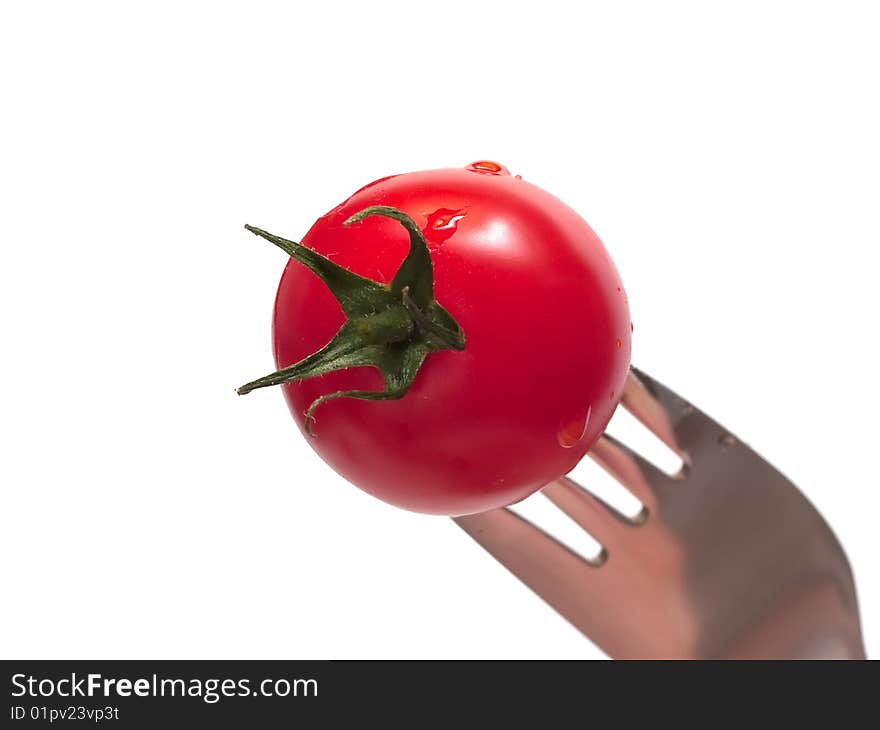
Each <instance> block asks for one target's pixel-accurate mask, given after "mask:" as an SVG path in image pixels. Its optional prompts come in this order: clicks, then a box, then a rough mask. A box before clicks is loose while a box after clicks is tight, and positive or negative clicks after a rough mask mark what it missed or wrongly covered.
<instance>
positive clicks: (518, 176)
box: [514, 175, 522, 180]
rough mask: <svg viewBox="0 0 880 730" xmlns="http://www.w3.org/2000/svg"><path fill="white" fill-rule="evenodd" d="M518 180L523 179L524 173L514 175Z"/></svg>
mask: <svg viewBox="0 0 880 730" xmlns="http://www.w3.org/2000/svg"><path fill="white" fill-rule="evenodd" d="M514 177H515V178H516V179H517V180H522V175H514Z"/></svg>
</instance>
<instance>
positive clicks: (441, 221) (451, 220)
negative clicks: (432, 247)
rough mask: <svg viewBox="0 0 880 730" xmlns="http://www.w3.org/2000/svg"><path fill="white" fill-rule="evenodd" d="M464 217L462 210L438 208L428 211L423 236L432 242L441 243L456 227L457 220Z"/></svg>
mask: <svg viewBox="0 0 880 730" xmlns="http://www.w3.org/2000/svg"><path fill="white" fill-rule="evenodd" d="M464 217H465V212H464V211H463V210H455V209H453V208H438V209H437V210H435V211H434V212H433V213H428V214H427V218H428V225H427V226H425V238H427V239H428V240H429V241H432V242H434V243H443V241H445V240H446V239H447V238H449V237H450V236H451V235H452V234H453V233H455V231H456V230H457V229H458V222H459V221H460V220H461V219H462V218H464Z"/></svg>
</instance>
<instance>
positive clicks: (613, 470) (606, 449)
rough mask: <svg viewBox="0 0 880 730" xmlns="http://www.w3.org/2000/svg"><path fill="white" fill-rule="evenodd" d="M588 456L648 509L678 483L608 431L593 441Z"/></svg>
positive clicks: (662, 498) (664, 497) (663, 499)
mask: <svg viewBox="0 0 880 730" xmlns="http://www.w3.org/2000/svg"><path fill="white" fill-rule="evenodd" d="M589 456H590V457H591V458H592V459H593V460H594V461H595V462H596V463H598V464H599V466H601V467H602V468H603V469H604V470H605V471H607V472H608V473H609V474H611V476H613V477H614V478H615V479H616V480H617V481H618V482H620V483H621V484H622V485H623V486H624V487H626V488H627V489H629V491H630V492H632V493H633V494H634V495H635V496H636V498H637V499H638V500H639V501H640V502H641V503H642V504H644V505H645V506H646V507H647V508H648V509H649V510H652V509H654V508H655V507H656V506H657V505H658V504H659V503H660V502H663V501H665V499H666V498H667V497H669V496H670V494H671V491H672V489H673V488H674V487H675V484H676V480H675V479H674V478H673V477H671V476H669V475H668V474H667V473H666V472H664V471H661V470H660V469H658V468H657V467H656V466H654V465H653V464H652V463H651V462H650V461H648V460H647V459H646V458H645V457H644V456H642V455H641V454H639V453H637V452H636V451H633V450H632V449H631V448H630V447H629V446H627V445H626V444H624V443H621V442H620V441H618V440H617V439H616V438H614V437H613V436H611V435H609V434H607V433H605V434H603V435H602V436H600V437H599V440H598V441H596V443H595V444H593V448H592V449H590V451H589Z"/></svg>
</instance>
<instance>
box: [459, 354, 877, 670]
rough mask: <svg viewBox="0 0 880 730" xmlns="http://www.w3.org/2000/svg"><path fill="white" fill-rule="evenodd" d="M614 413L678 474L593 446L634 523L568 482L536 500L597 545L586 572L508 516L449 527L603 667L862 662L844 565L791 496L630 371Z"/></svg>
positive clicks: (814, 519) (780, 482)
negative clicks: (647, 661)
mask: <svg viewBox="0 0 880 730" xmlns="http://www.w3.org/2000/svg"><path fill="white" fill-rule="evenodd" d="M621 403H622V405H623V406H624V407H625V408H626V409H627V410H629V411H630V412H631V413H632V414H633V415H634V416H635V417H636V418H637V419H638V420H639V421H641V422H642V423H643V424H644V425H645V426H646V427H647V428H648V429H650V430H651V431H652V432H653V433H654V434H655V435H656V436H657V437H659V438H660V439H661V440H662V441H663V442H664V443H665V444H666V445H667V446H669V447H670V448H671V449H672V450H673V451H675V452H676V453H677V454H678V455H679V456H680V457H681V459H682V462H683V467H682V469H681V471H680V472H679V473H678V474H675V475H669V474H667V473H665V472H663V471H661V470H660V469H658V468H657V467H656V466H654V465H653V464H652V463H651V462H649V461H647V460H646V459H645V458H643V457H642V456H640V455H639V454H638V453H636V452H635V451H634V450H632V449H631V448H629V447H627V446H626V445H625V444H623V443H621V442H619V441H617V440H615V439H614V438H613V437H611V436H609V435H608V434H605V435H603V436H602V437H601V438H600V440H599V441H598V442H597V443H596V445H595V446H594V447H593V449H592V451H591V452H590V454H591V456H592V457H593V458H594V459H595V460H596V461H597V462H598V463H599V464H600V465H601V466H602V467H603V468H604V469H605V470H607V471H608V472H609V473H610V474H611V475H612V476H614V477H615V478H616V479H617V481H619V482H620V483H621V484H622V485H623V486H624V487H626V488H627V489H629V490H630V491H631V492H632V493H633V494H634V495H635V496H636V497H637V498H638V499H639V500H640V501H641V502H642V504H643V505H644V508H643V510H642V512H641V513H640V514H639V516H638V517H636V518H635V519H630V518H628V517H625V516H624V515H622V514H620V513H619V512H617V511H616V510H615V509H614V508H612V507H611V506H609V505H608V504H606V503H605V502H603V501H602V500H600V499H599V498H598V497H596V496H594V495H592V494H591V493H590V492H589V491H587V490H586V489H584V488H583V487H581V486H580V485H578V484H576V483H575V482H574V481H572V480H571V479H569V478H567V477H564V478H562V479H558V480H556V481H554V482H551V483H550V484H548V485H547V486H546V487H544V489H543V490H542V492H543V494H544V495H545V496H546V497H548V498H549V499H550V500H551V501H552V502H553V503H554V504H555V505H556V506H557V507H558V508H559V509H561V510H562V511H563V512H564V513H565V514H567V515H568V516H569V517H571V518H572V519H574V521H575V522H577V523H578V524H579V525H580V526H581V527H582V528H583V529H584V530H586V531H587V532H588V533H589V534H590V535H591V536H593V537H594V538H595V539H596V540H597V541H598V542H599V543H601V544H602V546H603V548H604V549H603V551H602V553H601V554H600V556H599V557H598V558H597V559H595V560H592V561H591V560H587V559H584V558H582V557H581V556H579V555H577V554H576V553H574V552H572V551H571V550H569V549H568V548H567V547H565V546H564V545H563V544H561V543H560V542H558V541H557V540H556V539H554V538H553V537H551V536H550V535H549V534H547V533H546V532H544V531H542V530H540V529H538V528H537V527H535V526H533V525H532V524H531V523H529V522H528V521H527V520H525V519H523V518H522V517H520V516H518V515H517V514H515V513H514V512H513V511H511V510H510V509H506V508H505V509H498V510H493V511H491V512H484V513H482V514H476V515H468V516H465V517H458V518H456V519H455V521H456V522H457V523H458V525H459V526H460V527H461V528H463V529H464V530H465V531H466V532H467V533H468V534H469V535H470V536H471V537H473V538H474V539H475V540H476V541H477V542H478V543H480V545H482V546H483V547H484V548H485V549H486V550H488V551H489V552H490V553H491V554H492V555H493V556H494V557H495V558H496V559H498V560H499V561H500V562H501V563H502V564H503V565H504V566H505V567H506V568H508V570H510V571H511V572H513V573H514V574H515V575H516V576H517V577H518V578H519V579H520V580H522V581H523V582H524V583H525V584H526V585H528V586H529V587H530V588H531V589H532V590H533V591H535V592H536V593H537V594H538V595H539V596H541V597H542V598H543V599H544V600H545V601H547V603H549V604H550V605H551V606H552V607H553V608H554V609H556V611H558V612H559V613H560V614H561V615H562V616H564V617H565V618H566V619H568V620H569V621H570V622H571V623H572V624H574V626H575V627H576V628H577V629H579V630H580V631H581V632H582V633H584V634H585V635H586V636H588V637H589V638H590V639H592V641H593V642H594V643H595V644H596V645H597V646H599V648H601V649H602V650H603V651H605V652H606V653H607V654H608V655H609V656H611V657H613V658H618V659H635V658H680V659H688V658H689V659H718V658H730V659H735V658H739V659H746V658H766V659H769V658H779V659H784V658H789V659H807V658H840V659H862V658H864V656H865V653H864V648H863V644H862V636H861V630H860V627H859V615H858V607H857V604H856V595H855V585H854V583H853V577H852V572H851V570H850V567H849V563H848V562H847V560H846V556H845V555H844V552H843V549H842V548H841V546H840V543H838V541H837V539H836V538H835V537H834V534H833V533H832V532H831V529H830V528H829V527H828V525H827V524H826V523H825V521H824V520H823V519H822V517H821V516H820V515H819V513H818V512H817V511H816V510H815V509H814V508H813V506H812V505H811V504H810V503H809V502H808V501H807V499H806V498H805V497H804V496H803V495H802V494H801V493H800V492H799V491H798V490H797V488H796V487H795V486H794V485H793V484H792V483H791V482H790V481H789V480H788V479H786V478H785V477H784V476H783V475H782V474H780V473H779V472H778V471H776V469H774V468H773V467H772V466H770V464H768V463H767V462H766V461H764V460H763V459H762V458H761V457H760V456H758V455H757V454H756V453H755V452H754V451H752V450H751V449H750V448H749V447H748V446H746V445H745V444H744V443H742V441H740V440H739V439H737V438H736V437H734V436H733V435H732V434H730V433H729V432H728V431H727V430H726V429H725V428H724V427H723V426H721V425H719V424H718V423H716V422H715V421H713V420H712V419H711V418H709V417H708V416H707V415H706V414H704V413H702V412H701V411H699V410H698V409H697V408H695V407H694V406H693V405H692V404H690V403H688V402H687V401H686V400H684V399H683V398H681V397H680V396H678V395H677V394H676V393H674V392H673V391H671V390H670V389H669V388H667V387H666V386H664V385H662V384H660V383H659V382H657V381H656V380H654V379H653V378H651V377H650V376H648V375H647V374H645V373H644V372H642V371H640V370H637V369H635V368H632V369H631V370H630V373H629V376H628V380H627V383H626V386H625V389H624V394H623V397H622V400H621Z"/></svg>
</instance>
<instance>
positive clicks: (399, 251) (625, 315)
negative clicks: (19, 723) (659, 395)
mask: <svg viewBox="0 0 880 730" xmlns="http://www.w3.org/2000/svg"><path fill="white" fill-rule="evenodd" d="M493 164H494V167H493V166H492V165H493ZM495 168H497V169H495ZM369 205H390V206H394V207H396V208H399V209H401V210H403V211H404V212H406V213H408V214H409V215H410V216H411V217H412V218H413V219H415V220H416V221H417V222H418V223H419V224H420V225H423V226H424V230H425V235H426V238H427V240H428V243H429V246H430V248H431V255H432V258H433V261H434V272H435V293H436V297H437V301H438V302H440V303H441V304H442V305H443V306H444V307H446V309H448V310H449V312H450V313H451V314H452V315H453V316H454V317H455V318H456V319H457V321H458V323H459V324H460V325H461V327H462V329H463V330H464V332H465V334H466V336H467V345H466V347H465V349H464V351H462V352H454V351H444V352H438V353H434V354H432V355H430V356H429V357H428V359H427V361H426V362H425V365H424V366H423V368H422V370H421V371H420V372H419V374H418V376H417V377H416V380H415V383H414V384H413V387H412V389H411V391H410V392H409V393H408V394H407V395H406V396H405V397H404V398H403V399H401V400H399V401H386V402H368V401H360V400H352V399H339V400H335V401H331V402H328V403H327V404H326V405H324V406H322V407H321V408H320V409H319V410H318V411H317V412H316V420H315V425H314V432H315V436H316V437H315V438H312V439H309V443H310V444H311V446H312V447H313V448H314V449H315V451H316V452H317V453H318V454H319V455H320V456H321V457H322V458H323V459H324V460H325V461H326V462H327V463H328V464H330V466H332V467H333V468H334V469H335V470H336V471H337V472H339V473H340V474H341V475H342V476H343V477H345V478H346V479H348V480H349V481H350V482H352V483H353V484H355V485H357V486H359V487H360V488H362V489H364V490H366V491H367V492H369V493H371V494H373V495H375V496H376V497H379V498H380V499H383V500H385V501H387V502H390V503H392V504H395V505H398V506H400V507H404V508H406V509H411V510H416V511H420V512H429V513H436V514H447V515H461V514H468V513H473V512H479V511H483V510H487V509H491V508H494V507H499V506H502V505H505V504H510V503H513V502H516V501H518V500H520V499H523V498H525V497H526V496H528V495H529V494H531V493H532V492H534V491H535V490H537V489H539V488H540V487H541V486H543V485H544V484H545V483H547V482H548V481H550V480H552V479H554V478H556V477H558V476H560V475H562V474H564V473H566V472H568V471H569V470H570V469H571V468H573V467H574V465H575V464H576V463H577V462H578V461H579V460H580V458H581V457H582V456H583V455H584V454H585V453H586V451H587V450H588V449H589V448H590V446H591V444H592V443H593V442H594V441H595V439H596V438H597V437H598V436H599V435H600V434H601V433H602V431H603V429H604V427H605V425H606V424H607V422H608V420H609V419H610V417H611V414H612V413H613V411H614V408H615V406H616V404H617V399H618V397H619V395H620V392H621V390H622V386H623V382H624V380H625V378H626V374H627V368H628V365H629V359H630V317H629V309H628V306H627V301H626V295H625V293H624V291H623V287H622V284H621V281H620V278H619V276H618V274H617V271H616V270H615V267H614V265H613V263H612V261H611V259H610V257H609V256H608V254H607V252H606V251H605V248H604V246H603V245H602V243H601V241H600V240H599V238H598V237H597V236H596V234H595V233H594V232H593V231H592V229H591V228H590V227H589V226H588V225H587V223H586V222H585V221H584V220H583V219H582V218H581V217H580V216H579V215H578V214H577V213H575V212H574V211H573V210H572V209H571V208H569V207H568V206H567V205H565V204H564V203H562V202H561V201H560V200H558V199H557V198H555V197H553V196H552V195H550V194H549V193H547V192H545V191H544V190H542V189H540V188H538V187H536V186H534V185H532V184H530V183H528V182H526V181H524V180H521V179H518V178H515V177H511V176H510V174H509V173H508V172H507V170H506V169H505V168H503V167H502V166H500V165H497V164H495V163H489V162H488V161H484V162H480V163H474V164H473V165H471V166H469V167H468V168H461V169H445V170H430V171H426V172H416V173H408V174H404V175H397V176H392V177H389V178H383V179H382V180H379V181H376V182H375V183H371V184H370V185H367V186H366V187H364V188H362V189H360V190H359V191H358V192H356V193H355V194H354V195H353V196H352V197H350V198H349V199H348V200H346V201H345V202H343V203H342V204H341V205H339V206H337V207H336V208H334V209H333V210H331V211H330V212H329V213H327V214H326V215H324V216H322V217H321V218H320V219H318V221H317V222H316V223H315V224H314V225H313V226H312V228H311V229H310V230H309V232H308V233H307V234H306V236H305V237H304V238H303V239H302V242H303V243H304V244H305V245H307V246H309V247H311V248H313V249H315V250H316V251H318V252H320V253H322V254H324V255H325V256H327V257H329V258H331V259H332V260H333V261H335V262H337V263H339V264H341V265H342V266H345V267H347V268H349V269H351V270H353V271H355V272H357V273H358V274H361V275H362V276H367V277H370V278H372V279H376V280H378V281H383V282H388V281H390V278H391V277H392V276H393V274H394V272H395V271H396V270H397V267H398V266H399V264H400V262H401V261H402V260H403V257H404V255H405V254H406V252H407V250H408V245H409V244H408V236H407V234H406V232H405V231H404V229H403V228H402V227H401V226H400V225H399V224H398V223H397V222H395V221H392V220H389V219H385V218H381V217H378V216H374V217H371V218H368V219H367V220H365V221H364V222H362V223H360V224H358V225H357V226H353V227H344V226H343V225H342V223H343V221H344V220H346V219H347V218H348V217H349V216H351V215H352V214H353V213H356V212H357V211H359V210H361V209H362V208H365V207H367V206H369ZM343 321H344V317H343V314H342V311H341V310H340V308H339V305H338V304H337V303H336V301H335V300H334V298H333V296H332V295H331V294H330V292H329V291H327V290H326V288H325V287H324V285H323V284H322V283H321V282H320V280H319V279H318V278H317V277H316V276H315V275H314V274H312V273H311V272H310V271H308V270H307V269H306V268H304V267H303V266H301V265H300V264H298V263H296V262H294V261H291V262H290V263H289V264H288V265H287V267H286V269H285V271H284V274H283V276H282V278H281V283H280V285H279V288H278V295H277V299H276V303H275V316H274V343H275V359H276V362H277V364H278V367H279V368H281V367H285V366H287V365H290V364H291V363H293V362H295V361H297V360H300V359H301V358H303V357H305V356H306V355H308V354H310V353H312V352H314V351H315V350H317V349H319V348H320V347H322V346H323V345H324V344H326V342H327V341H328V340H329V339H330V338H331V337H332V336H333V335H334V334H335V332H336V330H337V329H338V328H339V326H340V325H341V324H342V322H343ZM282 387H283V390H284V395H285V398H286V399H287V402H288V404H289V406H290V408H291V411H292V412H293V414H294V416H295V419H296V422H297V424H298V425H299V427H300V429H302V428H303V417H302V414H303V412H304V411H305V409H306V408H307V407H308V405H309V403H310V402H311V401H312V400H313V399H315V398H317V397H318V396H320V395H322V394H324V393H329V392H332V391H336V390H348V389H355V388H362V389H363V388H365V389H374V390H381V389H382V387H383V385H382V379H381V377H380V375H379V373H378V372H377V371H375V370H373V369H372V368H358V369H352V370H347V371H340V372H334V373H330V374H328V375H325V376H322V377H319V378H315V379H312V380H306V381H302V382H298V383H291V384H288V385H284V386H282Z"/></svg>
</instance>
